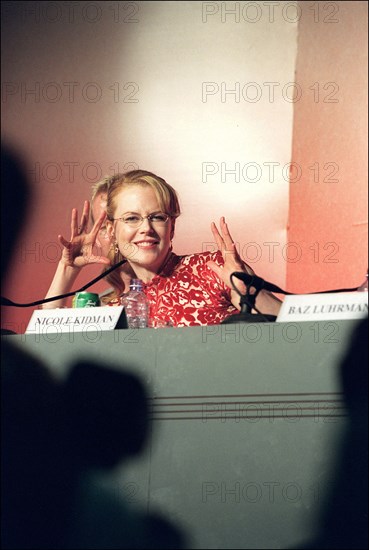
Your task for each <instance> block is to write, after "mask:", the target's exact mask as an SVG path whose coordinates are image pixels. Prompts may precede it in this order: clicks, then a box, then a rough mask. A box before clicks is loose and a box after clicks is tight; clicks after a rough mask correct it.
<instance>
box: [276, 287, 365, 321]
mask: <svg viewBox="0 0 369 550" xmlns="http://www.w3.org/2000/svg"><path fill="white" fill-rule="evenodd" d="M366 315H368V293H367V292H335V293H332V294H298V295H294V296H286V297H285V299H284V302H283V304H282V306H281V309H280V310H279V314H278V317H277V322H286V321H288V322H289V321H330V320H339V319H362V318H363V317H365V316H366Z"/></svg>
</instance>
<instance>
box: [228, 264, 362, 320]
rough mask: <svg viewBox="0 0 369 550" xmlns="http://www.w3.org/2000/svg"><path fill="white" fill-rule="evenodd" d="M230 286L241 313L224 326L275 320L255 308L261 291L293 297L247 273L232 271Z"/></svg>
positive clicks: (338, 290) (350, 289)
mask: <svg viewBox="0 0 369 550" xmlns="http://www.w3.org/2000/svg"><path fill="white" fill-rule="evenodd" d="M233 277H236V279H240V280H241V281H243V282H244V283H245V285H246V287H247V290H246V294H241V293H240V292H239V291H238V289H237V288H236V287H235V285H234V283H233V281H232V278H233ZM231 284H232V286H233V288H234V290H235V291H236V292H237V293H238V294H239V295H240V297H241V299H240V306H241V311H240V313H236V314H235V315H230V316H229V317H227V318H226V319H225V320H224V321H222V323H221V324H222V325H224V324H230V323H270V322H274V321H276V320H277V317H276V316H275V315H269V314H263V313H261V312H260V311H258V309H257V308H256V307H255V301H256V297H257V295H258V294H259V292H260V291H261V290H267V291H269V292H275V293H276V294H285V295H289V296H290V295H295V293H294V292H287V290H283V289H282V288H280V287H279V286H277V285H275V284H273V283H270V282H269V281H265V279H262V278H261V277H258V276H257V275H249V274H248V273H245V272H243V271H234V272H233V273H231ZM251 288H254V289H255V292H254V293H253V294H251V292H250V289H251ZM355 291H357V287H355V288H340V289H335V290H322V291H319V292H308V293H307V294H330V293H334V292H355ZM253 309H255V310H256V311H257V313H255V314H254V313H251V311H252V310H253Z"/></svg>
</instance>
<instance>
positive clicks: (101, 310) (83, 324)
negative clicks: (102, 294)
mask: <svg viewBox="0 0 369 550" xmlns="http://www.w3.org/2000/svg"><path fill="white" fill-rule="evenodd" d="M117 328H127V320H126V315H125V312H124V306H118V307H111V306H103V307H86V308H60V309H36V310H35V311H34V312H33V314H32V317H31V319H30V322H29V323H28V326H27V330H26V334H51V333H53V332H59V333H60V332H68V333H71V332H72V333H73V332H87V331H96V330H97V331H105V330H114V329H117Z"/></svg>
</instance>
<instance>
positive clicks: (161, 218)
mask: <svg viewBox="0 0 369 550" xmlns="http://www.w3.org/2000/svg"><path fill="white" fill-rule="evenodd" d="M169 218H170V216H169V214H165V213H164V212H154V213H153V214H149V215H148V216H140V215H139V214H124V215H123V216H121V217H120V218H113V221H121V222H123V223H126V224H127V225H129V226H130V227H140V226H141V225H142V224H143V221H144V220H149V222H150V223H152V224H153V225H156V226H158V227H162V226H164V225H165V224H166V223H167V221H168V220H169Z"/></svg>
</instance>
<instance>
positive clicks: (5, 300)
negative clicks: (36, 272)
mask: <svg viewBox="0 0 369 550" xmlns="http://www.w3.org/2000/svg"><path fill="white" fill-rule="evenodd" d="M126 262H127V260H125V259H124V260H121V261H120V262H118V263H117V264H114V265H113V266H111V267H109V269H107V270H106V271H103V273H101V274H100V275H98V276H97V277H95V279H92V281H90V282H89V283H87V284H85V285H84V286H82V287H81V288H79V289H78V290H73V292H67V293H66V294H60V295H59V296H52V297H51V298H44V299H43V300H37V301H36V302H30V303H29V304H18V303H16V302H13V301H12V300H9V299H8V298H5V297H4V296H1V298H0V305H2V306H14V307H34V306H39V305H41V304H47V303H48V302H54V301H55V300H62V299H63V298H68V297H69V296H73V295H74V294H76V293H77V292H83V291H84V290H86V288H89V287H90V286H92V285H93V284H95V283H97V282H98V281H100V279H103V278H104V277H106V276H107V275H109V273H111V272H112V271H114V270H115V269H117V268H118V267H120V266H121V265H123V264H125V263H126Z"/></svg>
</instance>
